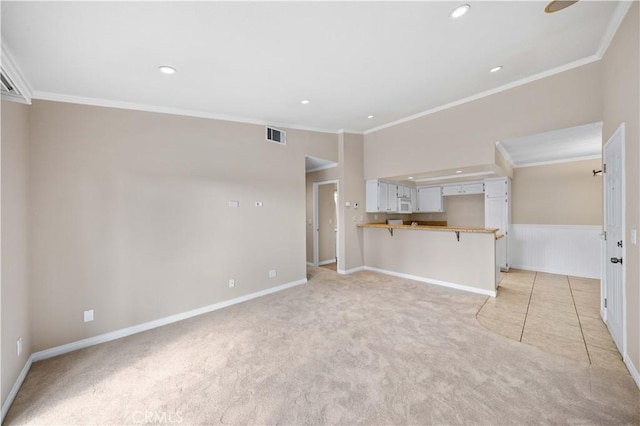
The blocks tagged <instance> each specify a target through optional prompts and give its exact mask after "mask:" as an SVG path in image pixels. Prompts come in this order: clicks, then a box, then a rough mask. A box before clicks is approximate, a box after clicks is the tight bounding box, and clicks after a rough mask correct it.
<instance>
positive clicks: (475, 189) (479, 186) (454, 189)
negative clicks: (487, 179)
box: [442, 182, 484, 197]
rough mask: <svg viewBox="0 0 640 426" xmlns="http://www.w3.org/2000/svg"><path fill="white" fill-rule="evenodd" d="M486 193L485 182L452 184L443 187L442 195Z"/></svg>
mask: <svg viewBox="0 0 640 426" xmlns="http://www.w3.org/2000/svg"><path fill="white" fill-rule="evenodd" d="M483 192H484V182H465V183H452V184H449V185H442V195H444V196H445V197H446V196H449V195H470V194H482V193H483Z"/></svg>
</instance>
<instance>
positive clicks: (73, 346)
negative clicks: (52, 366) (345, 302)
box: [31, 278, 307, 362]
mask: <svg viewBox="0 0 640 426" xmlns="http://www.w3.org/2000/svg"><path fill="white" fill-rule="evenodd" d="M306 283H307V279H306V278H303V279H300V280H297V281H292V282H290V283H287V284H282V285H279V286H276V287H271V288H268V289H266V290H262V291H258V292H255V293H251V294H247V295H245V296H240V297H236V298H235V299H230V300H225V301H224V302H219V303H214V304H213V305H208V306H203V307H202V308H197V309H193V310H190V311H186V312H182V313H179V314H175V315H171V316H168V317H165V318H160V319H157V320H153V321H149V322H145V323H142V324H138V325H134V326H133V327H127V328H123V329H120V330H116V331H112V332H109V333H105V334H100V335H98V336H94V337H89V338H88V339H83V340H78V341H76V342H72V343H68V344H66V345H61V346H56V347H54V348H50V349H45V350H43V351H39V352H35V353H33V354H32V355H31V357H32V358H33V361H34V362H35V361H41V360H43V359H47V358H51V357H54V356H58V355H62V354H66V353H68V352H72V351H76V350H78V349H83V348H87V347H89V346H93V345H97V344H100V343H105V342H109V341H111V340H115V339H119V338H121V337H126V336H131V335H132V334H137V333H141V332H143V331H147V330H151V329H153V328H157V327H162V326H164V325H167V324H172V323H174V322H178V321H182V320H185V319H187V318H191V317H195V316H198V315H202V314H206V313H209V312H213V311H217V310H220V309H223V308H226V307H229V306H232V305H237V304H238V303H242V302H247V301H249V300H252V299H256V298H258V297H262V296H266V295H268V294H271V293H276V292H279V291H282V290H286V289H288V288H291V287H295V286H298V285H301V284H306Z"/></svg>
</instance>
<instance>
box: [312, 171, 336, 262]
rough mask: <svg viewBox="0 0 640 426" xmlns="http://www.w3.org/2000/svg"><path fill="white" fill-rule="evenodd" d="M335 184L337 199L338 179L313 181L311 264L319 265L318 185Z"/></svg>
mask: <svg viewBox="0 0 640 426" xmlns="http://www.w3.org/2000/svg"><path fill="white" fill-rule="evenodd" d="M331 184H335V185H336V191H338V199H339V198H340V180H339V179H331V180H323V181H321V182H313V200H312V202H313V205H312V208H313V266H320V258H319V256H320V255H319V253H320V242H319V241H318V240H319V238H318V208H319V206H318V187H319V186H320V185H331ZM337 210H338V205H337V204H336V228H338V233H337V234H336V241H340V233H341V231H340V215H339V214H338V211H337ZM339 253H340V244H336V259H340V255H339Z"/></svg>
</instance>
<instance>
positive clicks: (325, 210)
mask: <svg viewBox="0 0 640 426" xmlns="http://www.w3.org/2000/svg"><path fill="white" fill-rule="evenodd" d="M336 189H337V185H336V184H335V183H334V184H327V185H320V186H319V187H318V229H319V231H318V234H319V236H318V261H320V262H328V261H332V260H335V259H336V243H337V240H336V238H337V234H336V232H335V229H336V227H337V226H338V224H337V223H336V221H337V215H336V208H337V206H336V202H335V199H334V195H333V194H334V192H335V191H336Z"/></svg>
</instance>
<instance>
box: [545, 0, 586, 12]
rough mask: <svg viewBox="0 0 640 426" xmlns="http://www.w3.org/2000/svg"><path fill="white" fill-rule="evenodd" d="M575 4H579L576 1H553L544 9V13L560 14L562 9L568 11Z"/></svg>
mask: <svg viewBox="0 0 640 426" xmlns="http://www.w3.org/2000/svg"><path fill="white" fill-rule="evenodd" d="M574 3H578V0H574V1H559V0H553V1H551V2H549V4H548V5H547V7H545V8H544V11H545V12H546V13H554V12H559V11H561V10H562V9H566V8H567V7H569V6H571V5H572V4H574Z"/></svg>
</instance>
